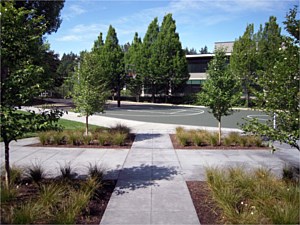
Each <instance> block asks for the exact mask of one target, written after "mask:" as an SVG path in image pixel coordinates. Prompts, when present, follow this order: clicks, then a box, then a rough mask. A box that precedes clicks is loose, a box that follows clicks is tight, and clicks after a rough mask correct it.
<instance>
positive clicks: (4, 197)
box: [0, 184, 18, 203]
mask: <svg viewBox="0 0 300 225" xmlns="http://www.w3.org/2000/svg"><path fill="white" fill-rule="evenodd" d="M0 193H1V203H5V202H8V201H11V200H13V199H14V198H15V197H16V196H17V193H18V192H17V189H16V188H15V187H14V186H13V185H10V186H9V188H7V187H6V186H4V185H3V184H1V185H0Z"/></svg>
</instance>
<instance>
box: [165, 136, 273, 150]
mask: <svg viewBox="0 0 300 225" xmlns="http://www.w3.org/2000/svg"><path fill="white" fill-rule="evenodd" d="M170 138H171V141H172V144H173V147H174V149H180V150H243V149H244V150H270V149H271V148H269V147H241V146H222V145H221V146H209V145H205V146H195V145H189V146H182V145H180V144H179V142H178V141H177V139H176V134H170Z"/></svg>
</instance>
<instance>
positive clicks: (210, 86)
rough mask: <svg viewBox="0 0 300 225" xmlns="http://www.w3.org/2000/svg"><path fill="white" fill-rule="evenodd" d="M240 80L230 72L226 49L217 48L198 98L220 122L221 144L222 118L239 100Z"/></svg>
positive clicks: (228, 113) (230, 111) (229, 112)
mask: <svg viewBox="0 0 300 225" xmlns="http://www.w3.org/2000/svg"><path fill="white" fill-rule="evenodd" d="M238 85H239V82H238V80H237V79H236V77H235V76H234V75H233V74H232V73H231V72H230V69H229V67H228V59H227V57H226V54H225V50H224V49H216V51H215V57H214V58H213V60H212V61H211V62H210V63H209V66H208V79H207V81H206V82H205V83H204V85H203V91H202V92H200V93H199V95H198V98H199V100H200V102H201V103H203V102H204V103H205V105H206V106H208V107H209V109H210V112H211V113H212V114H213V116H214V117H215V118H216V119H217V120H218V122H219V144H220V141H221V118H222V116H227V115H230V114H231V113H232V109H231V108H232V106H233V105H234V104H235V103H236V102H237V101H238V100H239V98H240V91H239V88H238Z"/></svg>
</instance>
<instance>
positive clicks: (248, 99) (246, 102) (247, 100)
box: [245, 86, 250, 108]
mask: <svg viewBox="0 0 300 225" xmlns="http://www.w3.org/2000/svg"><path fill="white" fill-rule="evenodd" d="M249 101H250V94H249V90H248V88H247V86H245V107H247V108H248V107H249Z"/></svg>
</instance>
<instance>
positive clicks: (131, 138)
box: [27, 134, 135, 149]
mask: <svg viewBox="0 0 300 225" xmlns="http://www.w3.org/2000/svg"><path fill="white" fill-rule="evenodd" d="M134 139H135V134H130V135H129V138H128V139H127V140H126V142H125V144H124V145H121V146H120V145H104V146H102V145H96V144H94V145H93V144H90V145H70V144H61V145H42V144H41V143H35V144H30V145H27V146H29V147H50V148H98V149H130V148H131V146H132V144H133V142H134Z"/></svg>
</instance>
